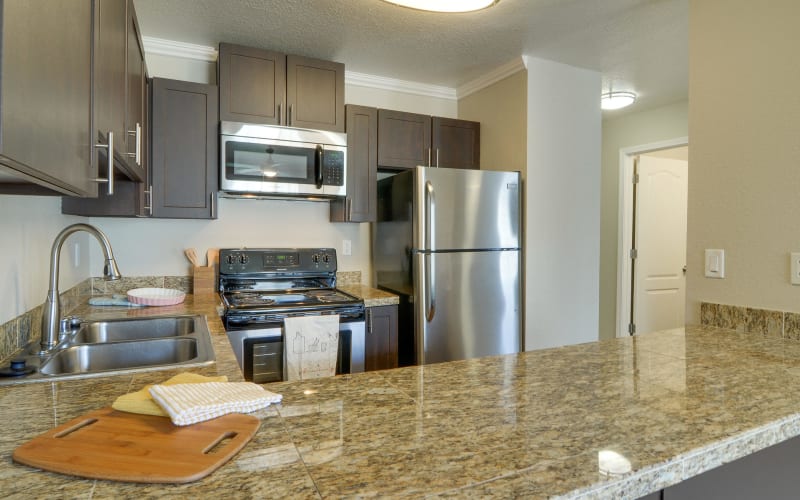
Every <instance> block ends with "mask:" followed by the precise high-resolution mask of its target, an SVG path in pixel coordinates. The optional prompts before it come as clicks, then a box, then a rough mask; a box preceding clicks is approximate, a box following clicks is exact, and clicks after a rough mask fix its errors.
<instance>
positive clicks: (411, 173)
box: [372, 167, 521, 365]
mask: <svg viewBox="0 0 800 500" xmlns="http://www.w3.org/2000/svg"><path fill="white" fill-rule="evenodd" d="M520 190H521V185H520V177H519V173H518V172H497V171H486V170H461V169H451V168H435V167H416V168H414V169H411V170H408V171H405V172H402V173H399V174H397V175H394V176H391V177H388V178H385V179H382V180H380V181H378V219H377V222H376V223H375V225H374V228H373V229H374V230H373V232H372V234H373V263H374V272H375V274H376V282H377V285H378V287H379V288H382V289H386V290H389V291H393V292H395V293H398V294H399V295H400V296H401V302H400V318H399V324H400V332H399V335H398V342H399V350H400V364H401V365H406V364H427V363H438V362H442V361H452V360H457V359H468V358H476V357H480V356H488V355H494V354H509V353H515V352H519V351H520V348H521V314H520V307H521V306H520V295H521V273H520V262H521V248H520V247H521V245H520V241H521V235H520V230H519V228H520Z"/></svg>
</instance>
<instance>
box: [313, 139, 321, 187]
mask: <svg viewBox="0 0 800 500" xmlns="http://www.w3.org/2000/svg"><path fill="white" fill-rule="evenodd" d="M322 151H323V150H322V144H317V150H316V151H315V152H314V180H315V181H316V183H317V189H322Z"/></svg>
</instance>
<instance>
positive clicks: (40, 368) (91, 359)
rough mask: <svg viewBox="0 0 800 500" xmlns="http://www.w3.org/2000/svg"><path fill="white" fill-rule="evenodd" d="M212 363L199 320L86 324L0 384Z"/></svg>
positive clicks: (29, 358) (154, 319) (163, 318)
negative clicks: (24, 369)
mask: <svg viewBox="0 0 800 500" xmlns="http://www.w3.org/2000/svg"><path fill="white" fill-rule="evenodd" d="M36 345H37V346H38V344H36ZM214 360H215V357H214V349H213V347H212V344H211V333H210V331H209V329H208V323H207V322H206V319H205V317H204V316H161V317H152V318H134V319H129V318H125V319H119V320H107V321H90V322H83V323H81V325H80V327H79V328H78V329H77V331H75V332H73V333H68V334H67V335H65V336H64V337H63V338H62V339H61V340H60V341H59V343H58V345H57V346H56V348H55V349H54V350H53V351H52V352H50V353H48V354H47V355H44V356H40V355H29V356H27V357H26V358H25V361H26V365H27V367H28V369H33V373H30V374H27V375H22V376H16V377H0V385H6V384H15V383H25V382H35V381H57V380H62V379H67V378H86V377H94V376H107V375H117V374H120V373H125V372H135V371H151V370H164V369H169V368H176V367H191V366H203V365H208V364H211V363H213V362H214Z"/></svg>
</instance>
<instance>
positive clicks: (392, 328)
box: [364, 306, 397, 371]
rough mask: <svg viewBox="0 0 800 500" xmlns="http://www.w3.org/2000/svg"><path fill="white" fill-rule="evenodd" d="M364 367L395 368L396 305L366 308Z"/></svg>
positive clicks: (366, 368)
mask: <svg viewBox="0 0 800 500" xmlns="http://www.w3.org/2000/svg"><path fill="white" fill-rule="evenodd" d="M365 344H366V346H365V349H366V356H365V360H364V369H365V370H366V371H371V370H385V369H387V368H397V306H375V307H368V308H367V335H366V342H365Z"/></svg>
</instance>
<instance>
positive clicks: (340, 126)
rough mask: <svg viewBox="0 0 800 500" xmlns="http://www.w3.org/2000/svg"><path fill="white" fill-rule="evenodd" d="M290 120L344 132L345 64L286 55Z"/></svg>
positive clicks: (317, 128) (287, 100)
mask: <svg viewBox="0 0 800 500" xmlns="http://www.w3.org/2000/svg"><path fill="white" fill-rule="evenodd" d="M286 106H287V109H286V111H287V113H288V114H287V120H286V124H287V125H289V126H290V127H299V128H310V129H315V130H331V131H333V132H344V130H345V114H344V64H341V63H337V62H331V61H321V60H319V59H310V58H308V57H299V56H287V57H286Z"/></svg>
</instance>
